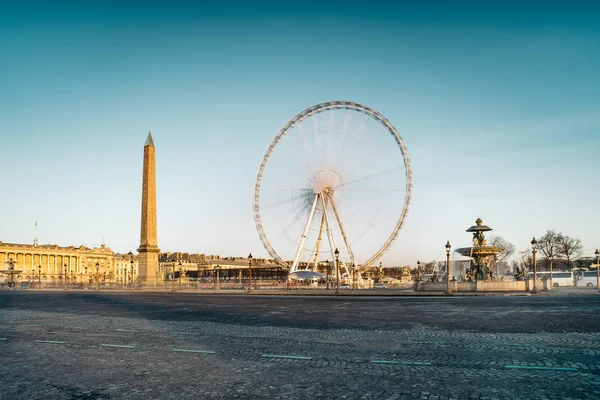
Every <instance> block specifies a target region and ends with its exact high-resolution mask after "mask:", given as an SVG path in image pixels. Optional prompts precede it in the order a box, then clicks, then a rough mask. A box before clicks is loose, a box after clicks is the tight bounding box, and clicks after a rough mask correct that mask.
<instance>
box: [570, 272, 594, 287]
mask: <svg viewBox="0 0 600 400" xmlns="http://www.w3.org/2000/svg"><path fill="white" fill-rule="evenodd" d="M597 279H598V272H597V271H585V272H584V273H583V274H581V275H580V276H578V279H577V280H576V281H575V286H577V287H582V286H586V287H594V286H596V284H597V283H598V280H597Z"/></svg>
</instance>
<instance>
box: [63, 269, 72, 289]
mask: <svg viewBox="0 0 600 400" xmlns="http://www.w3.org/2000/svg"><path fill="white" fill-rule="evenodd" d="M63 267H64V270H65V290H67V288H68V287H69V286H68V283H67V264H65V265H63ZM69 283H71V282H69Z"/></svg>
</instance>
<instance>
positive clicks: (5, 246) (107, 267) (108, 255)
mask: <svg viewBox="0 0 600 400" xmlns="http://www.w3.org/2000/svg"><path fill="white" fill-rule="evenodd" d="M125 258H126V260H125ZM9 262H10V263H12V264H13V266H14V276H13V278H14V281H15V282H24V281H35V282H37V281H38V280H39V279H40V275H41V281H42V283H46V284H48V283H55V284H58V283H59V282H63V279H64V278H66V282H71V283H89V282H93V281H95V279H98V280H99V281H100V282H117V281H118V278H122V279H124V276H125V269H127V272H128V273H129V274H130V272H129V270H130V269H131V268H130V264H131V259H130V257H129V256H128V255H127V254H125V255H122V254H115V253H113V251H112V250H111V249H110V248H109V247H106V246H105V245H104V244H102V245H101V246H100V247H94V248H89V247H86V246H83V245H81V246H79V247H74V246H68V247H61V246H58V245H55V244H54V245H49V244H44V245H36V244H33V245H29V244H17V243H4V242H1V241H0V282H3V281H4V280H6V279H7V278H8V276H7V271H8V264H9ZM125 265H126V266H127V268H125ZM134 274H135V276H137V260H135V256H134Z"/></svg>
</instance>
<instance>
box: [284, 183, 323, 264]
mask: <svg viewBox="0 0 600 400" xmlns="http://www.w3.org/2000/svg"><path fill="white" fill-rule="evenodd" d="M318 200H319V193H317V194H315V199H314V201H313V204H312V207H311V209H310V214H308V219H307V220H306V226H305V227H304V231H303V232H302V238H301V239H300V244H299V245H298V250H297V251H296V257H294V262H293V263H292V268H291V269H290V274H291V273H292V272H295V271H296V269H297V268H298V263H299V262H300V256H301V255H302V249H303V248H304V242H305V241H306V234H307V233H308V228H309V227H310V223H311V222H312V219H313V217H314V215H315V209H316V208H317V201H318Z"/></svg>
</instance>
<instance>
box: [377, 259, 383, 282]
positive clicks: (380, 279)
mask: <svg viewBox="0 0 600 400" xmlns="http://www.w3.org/2000/svg"><path fill="white" fill-rule="evenodd" d="M377 281H378V282H379V283H381V282H383V266H382V264H381V261H379V276H378V277H377Z"/></svg>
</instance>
